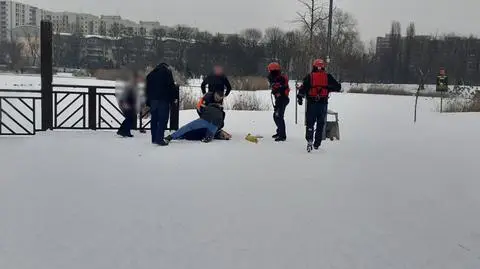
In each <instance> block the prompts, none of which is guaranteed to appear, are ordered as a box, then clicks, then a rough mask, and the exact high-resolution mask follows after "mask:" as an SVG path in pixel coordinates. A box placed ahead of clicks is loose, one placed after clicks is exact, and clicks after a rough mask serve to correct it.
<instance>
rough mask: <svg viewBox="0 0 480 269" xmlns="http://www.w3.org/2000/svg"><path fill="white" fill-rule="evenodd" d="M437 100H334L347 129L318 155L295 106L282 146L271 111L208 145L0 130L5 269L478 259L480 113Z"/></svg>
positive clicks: (395, 268) (368, 264)
mask: <svg viewBox="0 0 480 269" xmlns="http://www.w3.org/2000/svg"><path fill="white" fill-rule="evenodd" d="M435 106H436V104H435V103H434V102H433V101H432V99H425V98H421V100H420V112H419V117H418V122H417V124H416V125H414V124H413V123H412V108H413V98H411V97H399V96H374V95H355V94H339V95H335V96H333V97H332V99H331V108H332V109H334V110H337V111H338V112H339V113H340V117H341V123H340V124H341V127H340V128H341V136H342V140H341V141H338V142H326V143H325V145H324V148H323V150H321V151H318V152H314V153H311V154H308V153H306V151H305V142H304V139H303V136H304V127H303V125H302V124H299V125H294V123H293V115H294V114H293V108H294V105H293V103H291V104H290V106H289V110H288V111H287V124H288V135H289V139H288V141H287V142H286V143H283V144H275V143H274V142H272V141H271V139H270V138H269V137H270V135H271V134H272V133H273V130H274V128H273V121H272V119H271V117H272V115H271V112H268V111H265V112H229V113H228V114H227V123H226V127H225V128H226V130H228V131H230V132H231V133H232V134H233V135H234V139H233V140H232V141H214V142H212V143H211V144H202V143H195V142H174V143H172V144H171V145H170V146H169V147H167V148H159V147H154V146H152V145H151V144H150V143H149V136H148V134H147V135H142V134H136V138H135V139H131V140H126V139H119V138H115V137H114V135H113V133H112V132H100V131H97V132H60V131H55V132H47V133H39V134H37V135H36V136H34V137H28V138H13V139H11V138H9V139H7V138H0V171H1V173H0V268H2V269H63V268H69V269H87V268H88V269H107V268H111V269H121V268H125V269H127V268H128V269H131V268H135V269H142V268H144V269H150V268H168V269H187V268H189V269H190V268H209V269H227V268H238V269H254V268H259V269H281V268H285V269H287V268H288V269H290V268H298V269H300V268H302V269H303V268H305V269H306V268H312V269H317V268H341V269H343V268H345V269H347V268H348V269H355V268H368V269H389V268H392V269H400V268H402V269H404V268H422V269H439V268H445V269H447V268H448V269H451V268H456V269H458V268H462V269H478V268H480V214H479V212H480V195H479V190H480V181H479V176H478V154H479V153H478V144H479V143H480V135H479V134H480V125H479V124H478V121H479V116H478V115H477V114H468V113H465V114H461V115H458V114H439V113H434V112H433V111H434V107H435ZM181 113H182V114H181V121H182V122H183V123H184V122H186V121H188V120H189V119H192V118H194V117H195V113H194V112H193V111H183V112H181ZM300 122H303V117H300ZM248 132H251V133H254V134H261V135H264V136H265V137H266V138H265V139H263V140H261V142H260V143H259V144H252V143H249V142H247V141H245V140H244V139H243V137H244V136H245V135H246V133H248Z"/></svg>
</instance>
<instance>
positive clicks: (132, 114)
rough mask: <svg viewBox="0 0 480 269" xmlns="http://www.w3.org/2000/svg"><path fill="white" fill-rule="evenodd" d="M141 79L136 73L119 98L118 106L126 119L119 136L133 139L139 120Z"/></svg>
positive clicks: (118, 132) (118, 133)
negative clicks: (134, 129) (133, 132)
mask: <svg viewBox="0 0 480 269" xmlns="http://www.w3.org/2000/svg"><path fill="white" fill-rule="evenodd" d="M141 79H142V78H141V76H140V75H139V74H138V73H137V72H136V71H134V72H133V75H132V77H131V78H130V80H129V81H128V82H127V83H126V85H125V86H124V88H123V90H122V92H121V93H120V95H119V96H118V105H119V107H120V110H121V111H122V113H123V115H124V117H125V120H124V121H123V122H122V124H121V125H120V128H119V129H118V131H117V135H120V136H122V137H133V135H132V132H131V131H132V129H133V127H134V126H135V121H136V120H137V100H138V83H139V82H141Z"/></svg>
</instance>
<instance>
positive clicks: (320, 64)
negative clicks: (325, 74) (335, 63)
mask: <svg viewBox="0 0 480 269" xmlns="http://www.w3.org/2000/svg"><path fill="white" fill-rule="evenodd" d="M325 66H326V64H325V61H323V60H322V59H316V60H315V61H313V67H316V68H318V69H325Z"/></svg>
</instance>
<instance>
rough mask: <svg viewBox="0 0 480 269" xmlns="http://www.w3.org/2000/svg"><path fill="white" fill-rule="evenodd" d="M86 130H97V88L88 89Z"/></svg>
mask: <svg viewBox="0 0 480 269" xmlns="http://www.w3.org/2000/svg"><path fill="white" fill-rule="evenodd" d="M88 128H89V129H91V130H96V129H97V88H96V87H90V88H88Z"/></svg>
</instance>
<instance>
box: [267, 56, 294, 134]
mask: <svg viewBox="0 0 480 269" xmlns="http://www.w3.org/2000/svg"><path fill="white" fill-rule="evenodd" d="M267 69H268V82H269V84H270V88H271V90H272V95H273V96H274V97H275V102H274V105H273V108H274V113H273V120H274V121H275V125H276V126H277V132H276V133H275V134H274V135H273V136H272V138H274V139H275V141H277V142H282V141H285V140H287V133H286V127H285V109H286V108H287V105H288V103H289V102H290V99H289V97H288V95H289V93H290V87H289V86H288V77H287V75H285V74H282V68H281V66H280V64H279V63H275V62H274V63H270V64H269V65H268V67H267Z"/></svg>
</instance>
